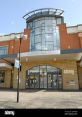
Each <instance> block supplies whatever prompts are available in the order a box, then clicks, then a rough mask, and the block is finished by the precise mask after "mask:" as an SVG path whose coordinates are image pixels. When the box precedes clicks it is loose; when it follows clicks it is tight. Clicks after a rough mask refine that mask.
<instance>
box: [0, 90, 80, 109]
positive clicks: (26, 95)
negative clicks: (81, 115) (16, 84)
mask: <svg viewBox="0 0 82 117" xmlns="http://www.w3.org/2000/svg"><path fill="white" fill-rule="evenodd" d="M16 97H17V93H16V91H9V90H8V91H3V90H0V108H2V109H3V108H5V109H6V108H8V109H17V108H19V109H20V108H22V109H23V108H24V109H28V108H30V109H31V108H35V109H36V108H39V109H41V108H43V109H44V108H46V109H47V108H51V109H64V108H76V109H77V108H81V109H82V92H75V91H74V92H56V91H55V92H54V91H46V90H36V91H32V90H29V91H28V90H27V91H20V102H19V103H17V102H16Z"/></svg>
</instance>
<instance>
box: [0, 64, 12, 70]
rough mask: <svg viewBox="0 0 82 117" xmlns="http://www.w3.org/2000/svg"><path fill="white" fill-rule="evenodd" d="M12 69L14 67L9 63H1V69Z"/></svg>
mask: <svg viewBox="0 0 82 117" xmlns="http://www.w3.org/2000/svg"><path fill="white" fill-rule="evenodd" d="M5 68H7V69H12V66H11V65H9V64H7V63H0V69H5Z"/></svg>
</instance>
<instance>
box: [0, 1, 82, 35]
mask: <svg viewBox="0 0 82 117" xmlns="http://www.w3.org/2000/svg"><path fill="white" fill-rule="evenodd" d="M48 7H50V8H56V9H57V8H58V9H63V10H64V21H65V23H66V24H67V26H70V25H77V24H82V0H0V34H9V33H16V32H23V30H24V28H25V27H26V23H25V20H24V19H22V16H23V15H25V14H26V13H27V12H29V11H31V10H35V9H39V8H48Z"/></svg>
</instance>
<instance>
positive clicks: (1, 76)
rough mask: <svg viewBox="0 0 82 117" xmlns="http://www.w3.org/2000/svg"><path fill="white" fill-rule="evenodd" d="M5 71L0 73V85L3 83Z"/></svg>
mask: <svg viewBox="0 0 82 117" xmlns="http://www.w3.org/2000/svg"><path fill="white" fill-rule="evenodd" d="M4 79H5V71H0V83H4Z"/></svg>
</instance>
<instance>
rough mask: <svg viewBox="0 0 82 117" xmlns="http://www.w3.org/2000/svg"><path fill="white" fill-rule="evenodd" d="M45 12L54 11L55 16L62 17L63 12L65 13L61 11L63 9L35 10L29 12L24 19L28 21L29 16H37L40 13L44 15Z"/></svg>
mask: <svg viewBox="0 0 82 117" xmlns="http://www.w3.org/2000/svg"><path fill="white" fill-rule="evenodd" d="M44 11H54V13H55V14H56V13H58V15H59V16H60V15H62V14H63V12H64V11H63V10H61V9H55V8H43V9H37V10H33V11H31V12H28V13H27V14H25V15H24V16H23V18H24V19H25V20H26V19H27V18H28V17H29V16H31V15H34V14H37V13H39V12H41V13H43V12H44ZM26 16H27V18H26Z"/></svg>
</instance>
